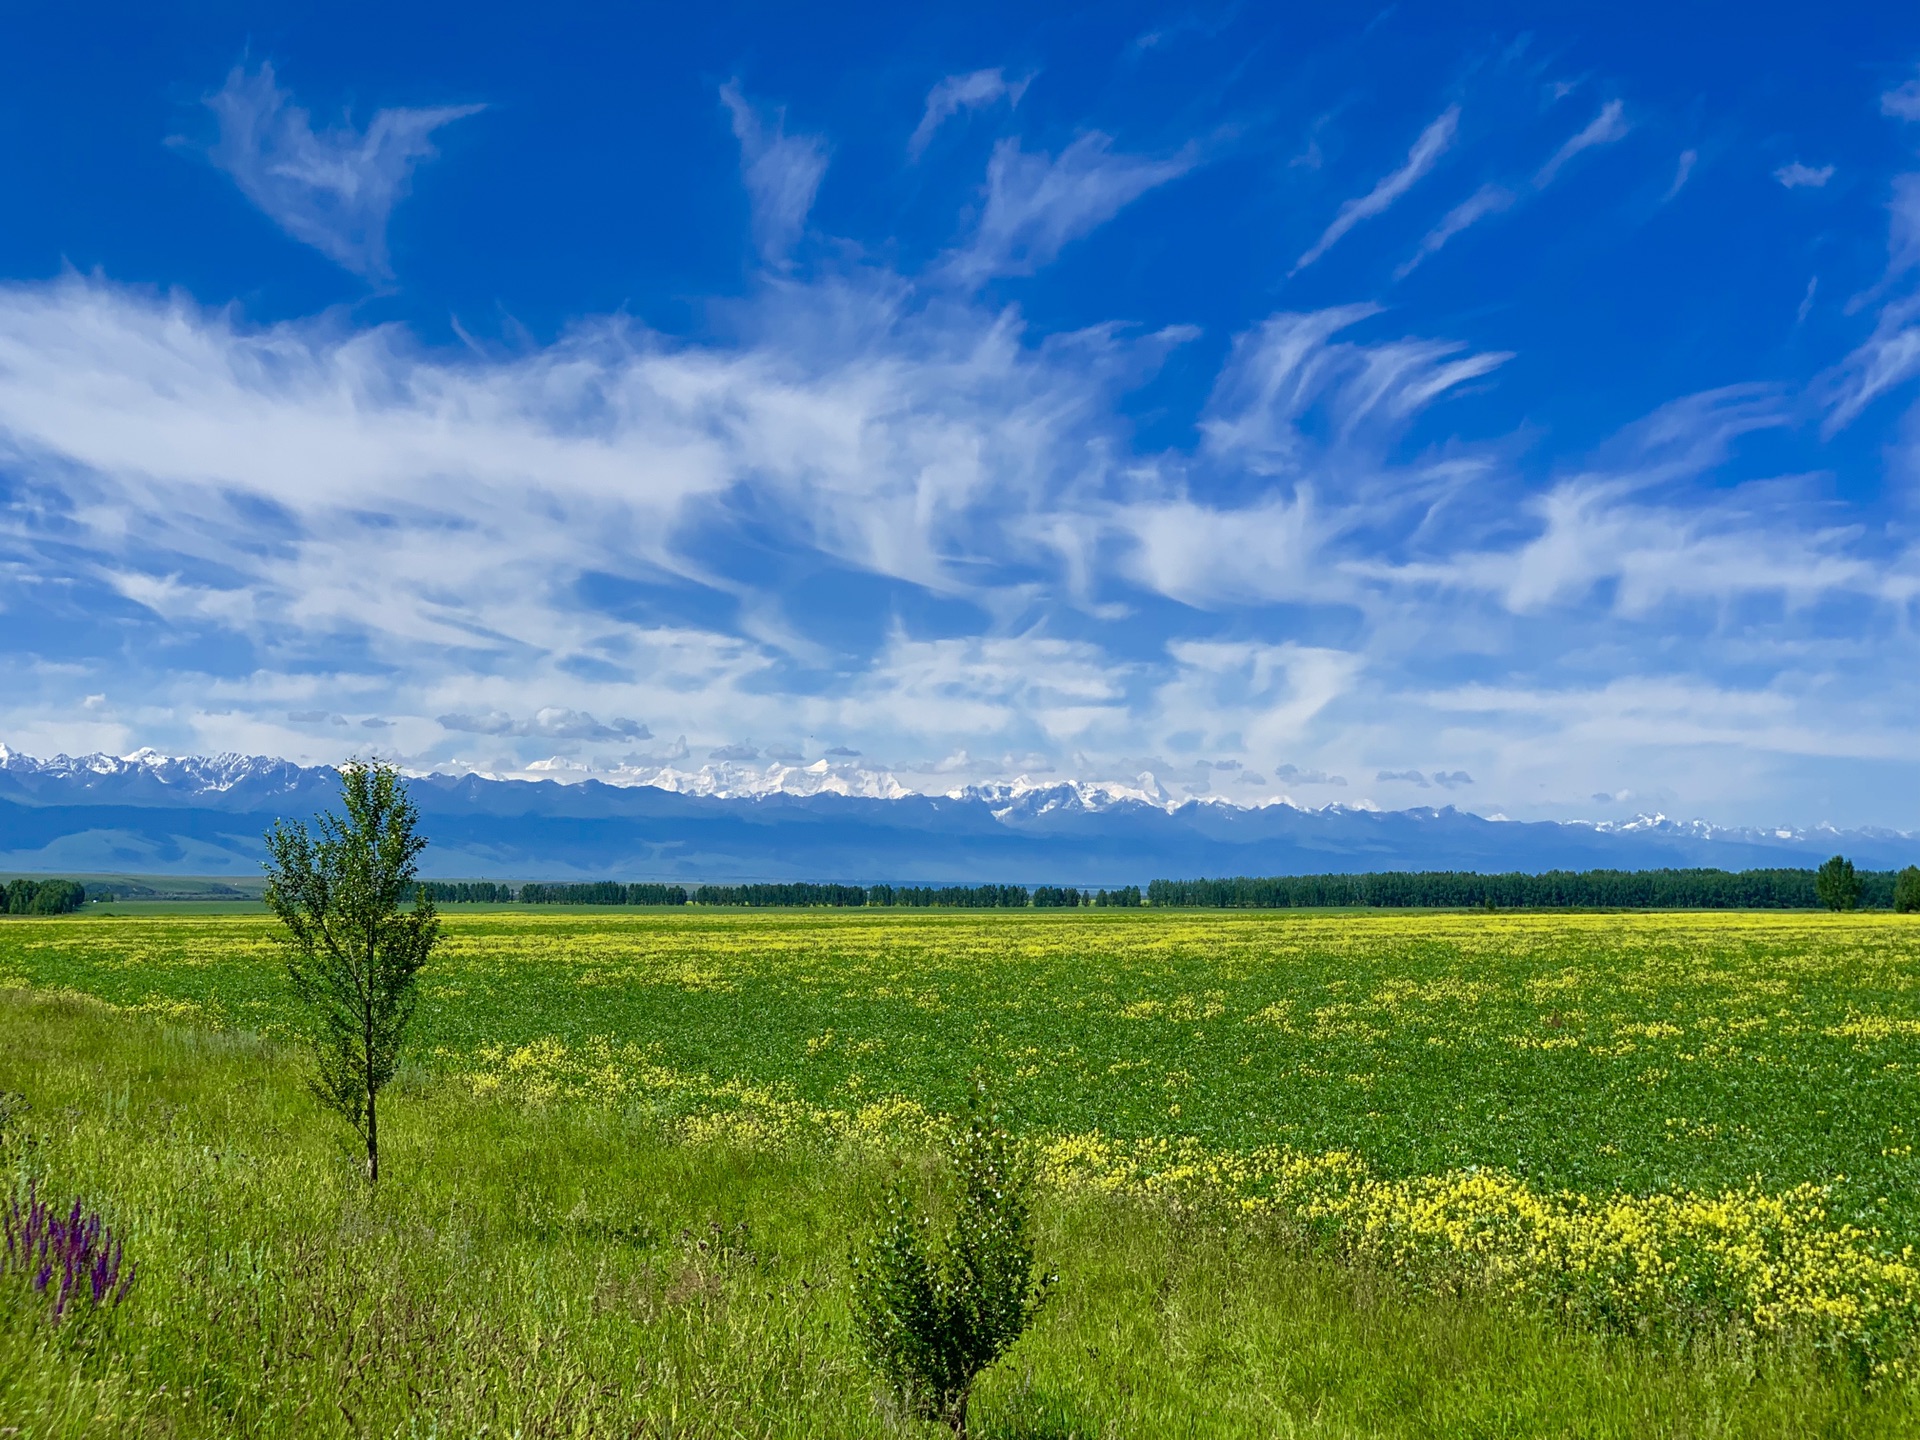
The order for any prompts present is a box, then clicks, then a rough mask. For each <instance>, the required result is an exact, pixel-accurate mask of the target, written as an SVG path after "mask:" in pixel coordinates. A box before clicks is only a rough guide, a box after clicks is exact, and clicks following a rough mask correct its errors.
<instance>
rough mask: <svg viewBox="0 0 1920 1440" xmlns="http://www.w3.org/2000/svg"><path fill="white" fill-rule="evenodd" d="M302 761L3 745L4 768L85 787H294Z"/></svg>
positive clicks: (195, 790) (188, 790)
mask: <svg viewBox="0 0 1920 1440" xmlns="http://www.w3.org/2000/svg"><path fill="white" fill-rule="evenodd" d="M302 773H303V772H302V770H301V767H300V766H298V765H295V764H293V763H292V762H291V761H288V760H276V759H273V758H271V757H270V756H266V755H239V754H234V753H231V752H229V753H227V754H222V755H213V756H204V757H203V756H186V755H163V754H162V753H160V752H159V751H158V750H153V749H145V748H143V749H139V750H135V751H134V752H133V753H132V754H130V755H108V754H104V753H96V754H92V755H64V754H63V755H55V756H53V757H52V758H51V759H47V760H38V759H35V758H34V757H33V756H31V755H25V754H22V753H21V752H20V751H18V750H15V749H12V748H11V747H9V746H6V745H0V774H5V775H8V776H10V777H13V778H16V779H19V780H39V781H43V782H44V781H54V780H59V781H65V782H68V783H70V784H78V785H80V786H82V787H85V788H94V787H96V786H98V785H101V784H111V783H115V782H118V783H120V784H123V785H124V784H127V783H129V782H131V783H134V784H141V783H148V784H153V785H161V786H165V787H167V788H168V789H170V790H175V791H179V792H181V793H183V794H187V795H199V794H207V793H215V794H217V793H220V792H224V791H228V790H231V789H233V788H234V787H235V786H236V785H241V784H244V783H246V782H249V781H262V782H266V783H267V784H269V785H274V784H278V785H280V786H282V787H285V788H291V787H292V786H293V785H295V784H297V783H298V782H299V779H300V777H301V774H302Z"/></svg>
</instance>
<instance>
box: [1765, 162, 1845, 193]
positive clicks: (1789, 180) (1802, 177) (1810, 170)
mask: <svg viewBox="0 0 1920 1440" xmlns="http://www.w3.org/2000/svg"><path fill="white" fill-rule="evenodd" d="M1773 178H1774V179H1776V180H1778V181H1779V182H1780V183H1781V184H1782V185H1784V186H1785V187H1786V188H1787V189H1789V190H1818V189H1819V188H1820V187H1821V186H1823V185H1825V184H1826V183H1827V182H1828V181H1829V180H1831V179H1833V166H1831V165H1822V166H1820V167H1819V168H1817V169H1816V168H1815V167H1814V166H1812V165H1805V164H1802V163H1801V162H1800V161H1798V160H1795V161H1793V162H1792V163H1791V164H1788V165H1782V166H1781V167H1780V168H1779V169H1778V170H1776V171H1774V172H1773Z"/></svg>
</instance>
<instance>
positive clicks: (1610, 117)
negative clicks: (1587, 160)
mask: <svg viewBox="0 0 1920 1440" xmlns="http://www.w3.org/2000/svg"><path fill="white" fill-rule="evenodd" d="M1631 128H1632V127H1631V126H1630V125H1629V124H1628V123H1627V118H1626V106H1625V105H1623V104H1622V103H1621V102H1620V101H1618V100H1609V101H1608V102H1607V103H1606V104H1605V105H1602V106H1601V107H1600V113H1599V114H1598V115H1596V116H1594V117H1593V119H1592V120H1590V121H1588V122H1587V125H1586V128H1585V129H1583V130H1581V131H1580V132H1579V133H1577V134H1575V135H1573V136H1570V137H1569V138H1568V140H1567V142H1566V143H1565V144H1564V145H1562V146H1561V147H1560V148H1559V149H1558V150H1556V151H1554V152H1553V154H1552V156H1551V157H1550V158H1549V159H1548V160H1547V163H1546V164H1544V165H1542V166H1541V167H1540V169H1539V170H1538V171H1537V172H1536V173H1535V175H1534V177H1533V187H1534V189H1536V190H1544V189H1546V188H1547V186H1549V185H1551V184H1552V183H1553V182H1554V180H1555V178H1556V177H1557V176H1558V175H1559V174H1560V172H1561V170H1563V169H1564V168H1566V164H1567V162H1568V161H1569V160H1571V159H1573V157H1574V156H1576V155H1580V154H1584V153H1585V152H1586V151H1588V150H1591V149H1593V148H1594V147H1595V146H1598V145H1611V144H1613V143H1614V142H1615V141H1616V140H1623V139H1625V138H1626V135H1627V132H1628V130H1629V129H1631Z"/></svg>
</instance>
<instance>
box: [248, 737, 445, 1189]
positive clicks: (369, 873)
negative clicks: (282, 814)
mask: <svg viewBox="0 0 1920 1440" xmlns="http://www.w3.org/2000/svg"><path fill="white" fill-rule="evenodd" d="M340 801H341V805H342V807H343V808H344V810H345V812H346V813H345V814H344V815H335V814H331V813H327V814H322V815H318V816H316V817H315V818H314V828H313V831H312V832H311V833H309V831H308V829H307V827H306V826H304V825H299V824H293V825H289V824H287V823H286V822H284V821H276V822H275V823H274V827H273V829H272V830H270V831H269V832H268V833H267V854H268V855H269V857H270V860H269V862H268V865H267V892H266V901H267V904H268V906H269V907H271V908H272V910H273V913H274V914H275V915H276V916H278V917H279V919H280V922H281V924H282V925H284V926H285V927H286V931H285V934H284V936H283V937H282V938H283V939H284V940H285V942H286V944H287V948H288V950H289V951H290V953H289V955H288V958H287V974H288V976H289V978H291V980H292V981H293V988H294V991H295V992H296V993H297V994H298V995H299V997H300V999H301V1000H302V1001H303V1002H304V1003H305V1005H306V1007H307V1012H308V1018H309V1021H310V1036H311V1040H312V1044H313V1052H314V1073H313V1077H312V1081H311V1083H312V1087H313V1092H314V1094H315V1095H316V1096H318V1097H319V1098H320V1100H321V1101H322V1102H323V1103H324V1104H326V1105H327V1106H328V1107H329V1108H330V1109H333V1110H335V1111H337V1112H339V1114H340V1115H341V1116H343V1117H344V1118H345V1119H346V1120H347V1121H348V1123H349V1124H351V1125H352V1126H353V1127H354V1129H355V1130H356V1131H357V1132H358V1133H359V1135H360V1138H361V1139H362V1140H364V1141H365V1142H366V1146H367V1183H368V1184H374V1183H377V1182H378V1181H379V1179H380V1092H381V1090H383V1089H385V1088H386V1085H387V1083H388V1082H389V1081H390V1080H392V1079H393V1076H394V1072H395V1070H396V1069H398V1067H399V1062H400V1049H401V1045H402V1043H403V1041H404V1040H405V1038H406V1033H407V1025H408V1023H409V1022H410V1021H411V1020H412V1019H413V1012H414V1007H415V1006H416V1005H417V1004H418V1002H419V987H418V982H417V977H418V975H419V973H420V968H421V966H423V965H425V964H426V963H427V957H428V956H429V955H431V954H432V953H433V947H434V945H435V944H436V943H438V941H439V939H440V917H439V916H438V914H436V913H435V910H434V905H433V899H432V897H431V896H430V895H428V894H426V893H425V891H424V890H423V889H421V888H420V887H418V886H417V885H416V884H415V878H414V877H415V873H416V865H415V862H416V860H417V859H418V858H419V855H420V852H421V851H422V850H423V849H425V848H426V844H427V842H426V839H425V838H424V837H423V836H420V835H417V834H415V833H414V826H415V825H416V824H417V823H418V821H419V813H418V812H417V811H416V810H415V809H414V806H413V802H412V801H411V800H409V799H408V798H407V790H406V785H405V783H404V782H403V781H402V780H401V779H400V774H399V772H398V771H397V770H395V769H394V768H393V766H391V765H387V764H383V763H381V762H379V761H372V762H366V763H355V764H352V765H349V766H347V767H346V768H345V769H344V770H342V771H341V772H340Z"/></svg>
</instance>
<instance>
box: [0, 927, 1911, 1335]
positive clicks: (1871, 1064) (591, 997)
mask: <svg viewBox="0 0 1920 1440" xmlns="http://www.w3.org/2000/svg"><path fill="white" fill-rule="evenodd" d="M0 983H12V984H26V985H30V986H35V987H71V988H74V989H78V990H82V991H86V992H89V993H92V994H95V995H98V996H101V997H102V998H105V999H107V1000H109V1001H111V1002H113V1003H115V1004H117V1005H121V1006H124V1007H127V1008H130V1009H137V1010H141V1011H147V1012H154V1013H160V1014H163V1015H168V1016H171V1017H174V1018H177V1019H180V1020H183V1021H187V1022H190V1023H199V1024H208V1025H218V1026H238V1027H244V1028H248V1029H256V1030H262V1031H265V1032H268V1033H275V1032H278V1031H281V1030H283V1029H284V1028H285V1026H286V1025H287V1023H288V1020H289V1017H290V1014H291V1012H290V1010H289V1008H288V995H287V992H286V990H285V987H284V985H283V983H282V980H281V974H280V969H279V962H278V956H277V952H276V950H275V948H274V944H273V935H272V931H271V929H270V927H269V924H268V922H267V921H266V920H265V919H264V918H262V919H254V918H251V917H227V918H223V917H208V918H192V917H159V918H151V919H111V920H110V919H92V918H88V919H70V920H55V921H44V922H40V921H25V920H8V921H6V922H0ZM1917 983H1920V925H1917V924H1916V923H1915V920H1914V919H1910V918H1909V917H1905V916H1896V915H1842V916H1834V915H1824V914H1820V915H1815V914H1800V913H1768V914H1742V915H1719V914H1685V915H1673V914H1668V915H1512V916H1509V915H1478V914H1474V915H1393V916H1376V915H1366V916H1359V915H1345V914H1342V915H1313V914H1301V913H1288V912H1244V913H1213V912H1209V913H1204V914H1201V913H1194V912H1153V911H1146V912H1128V911H1108V912H1099V911H1096V912H1075V911H1040V912H993V911H974V912H966V911H958V912H925V911H920V912H861V911H810V912H792V911H783V912H737V911H735V912H702V911H683V912H677V913H675V912H628V913H576V914H567V913H554V912H550V911H549V912H544V913H526V912H497V913H484V914H465V915H462V914H458V913H456V914H454V915H452V916H451V917H450V920H449V937H448V941H447V944H446V946H445V948H444V950H443V952H442V954H441V956H440V957H439V959H438V960H437V962H436V965H435V967H434V969H433V971H432V972H431V977H430V980H429V982H428V984H427V997H426V1003H425V1005H424V1007H423V1011H422V1028H421V1031H420V1036H419V1041H420V1047H421V1053H422V1055H423V1056H424V1057H425V1058H426V1059H427V1060H428V1062H429V1063H430V1064H432V1065H433V1066H435V1067H436V1068H439V1069H441V1070H443V1071H445V1072H447V1073H450V1074H452V1075H455V1076H457V1077H459V1078H460V1080H461V1081H462V1083H464V1084H467V1085H469V1086H471V1087H472V1088H473V1089H474V1090H475V1091H476V1092H478V1093H481V1094H490V1095H498V1096H502V1097H507V1098H512V1099H518V1100H522V1101H525V1102H528V1103H537V1104H595V1105H616V1106H621V1107H634V1108H638V1109H642V1110H645V1111H648V1112H651V1113H653V1114H656V1115H658V1116H659V1117H660V1118H661V1119H662V1120H663V1121H664V1122H666V1123H668V1124H670V1125H673V1126H676V1127H678V1128H680V1129H682V1130H683V1131H685V1132H686V1133H687V1134H689V1135H691V1136H703V1135H726V1136H729V1137H732V1138H735V1139H745V1140H748V1141H757V1142H762V1143H767V1144H785V1143H793V1142H796V1141H815V1140H820V1139H831V1138H835V1137H841V1138H847V1139H853V1140H857V1141H863V1142H871V1143H879V1144H911V1143H914V1142H915V1141H917V1140H919V1139H922V1138H925V1137H926V1136H929V1135H931V1134H932V1133H934V1132H935V1131H936V1130H937V1129H938V1127H939V1126H940V1124H941V1118H940V1117H941V1116H943V1115H944V1114H946V1113H948V1112H950V1111H951V1110H952V1109H953V1108H955V1107H956V1106H957V1105H958V1104H959V1102H960V1098H961V1095H962V1086H963V1082H964V1078H965V1076H966V1075H967V1073H968V1072H969V1071H970V1070H971V1069H973V1068H974V1067H976V1066H984V1067H986V1068H987V1069H989V1070H990V1071H992V1072H993V1073H995V1074H996V1075H998V1076H999V1077H1000V1080H1001V1085H1002V1089H1003V1091H1004V1093H1005V1094H1006V1095H1007V1096H1008V1097H1009V1099H1010V1100H1011V1102H1012V1108H1013V1110H1014V1112H1015V1113H1016V1114H1017V1115H1018V1116H1019V1119H1020V1123H1021V1125H1022V1126H1023V1127H1024V1129H1025V1131H1026V1133H1027V1134H1028V1136H1029V1137H1030V1139H1031V1140H1032V1142H1033V1144H1034V1145H1035V1147H1036V1150H1037V1152H1038V1154H1039V1155H1040V1156H1041V1158H1042V1161H1043V1163H1044V1165H1045V1167H1046V1169H1047V1171H1048V1173H1049V1174H1050V1176H1051V1177H1052V1178H1053V1180H1054V1182H1055V1183H1057V1184H1060V1185H1065V1186H1075V1187H1086V1188H1090V1189H1100V1190H1109V1191H1116V1192H1122V1193H1143V1194H1146V1193H1178V1194H1181V1195H1188V1196H1208V1197H1212V1198H1214V1199H1216V1200H1218V1201H1220V1202H1222V1203H1225V1204H1227V1205H1230V1206H1235V1207H1240V1208H1244V1209H1247V1210H1250V1211H1259V1212H1262V1213H1266V1214H1270V1215H1273V1216H1275V1217H1277V1218H1279V1219H1280V1220H1281V1221H1283V1222H1284V1223H1288V1224H1292V1225H1297V1226H1299V1227H1301V1228H1302V1229H1303V1230H1306V1231H1310V1232H1313V1233H1316V1234H1319V1235H1321V1236H1323V1237H1324V1238H1325V1239H1326V1241H1327V1243H1330V1244H1332V1245H1335V1246H1337V1247H1339V1248H1341V1249H1343V1250H1345V1251H1346V1252H1348V1253H1350V1254H1352V1255H1354V1256H1356V1257H1357V1258H1360V1259H1364V1260H1366V1261H1368V1262H1369V1263H1372V1264H1376V1265H1379V1266H1382V1267H1386V1268H1389V1269H1392V1270H1394V1271H1396V1272H1398V1273H1400V1274H1402V1275H1403V1276H1404V1277H1405V1278H1406V1280H1407V1281H1408V1282H1409V1283H1411V1284H1416V1285H1436V1286H1462V1287H1480V1288H1486V1289H1490V1290H1493V1291H1495V1292H1499V1293H1506V1294H1511V1295H1513V1296H1514V1297H1516V1298H1517V1299H1519V1300H1520V1301H1522V1302H1524V1303H1528V1304H1534V1305H1539V1306H1542V1307H1545V1308H1548V1309H1551V1310H1555V1311H1558V1312H1560V1313H1563V1314H1566V1315H1568V1316H1569V1317H1570V1318H1573V1319H1575V1320H1577V1321H1580V1322H1582V1323H1587V1324H1592V1325H1596V1326H1599V1327H1602V1328H1606V1329H1612V1330H1623V1331H1630V1332H1640V1331H1653V1332H1659V1331H1667V1330H1682V1331H1688V1330H1694V1329H1698V1328H1700V1327H1703V1326H1704V1327H1711V1328H1714V1329H1716V1330H1731V1331H1733V1332H1735V1333H1738V1334H1747V1335H1753V1336H1759V1337H1777V1338H1780V1339H1783V1340H1786V1341H1788V1342H1792V1343H1809V1344H1815V1345H1820V1346H1825V1347H1830V1348H1833V1349H1834V1350H1836V1351H1838V1352H1841V1353H1843V1354H1845V1355H1847V1356H1848V1357H1850V1358H1851V1359H1852V1360H1854V1361H1856V1362H1858V1363H1860V1364H1861V1365H1862V1366H1864V1367H1865V1368H1868V1369H1871V1370H1880V1371H1883V1372H1884V1371H1887V1370H1905V1369H1907V1368H1908V1367H1909V1355H1910V1354H1911V1353H1912V1352H1913V1349H1914V1336H1915V1333H1916V1328H1917V1327H1920V1257H1916V1256H1915V1255H1914V1253H1913V1252H1912V1250H1911V1248H1910V1247H1911V1246H1912V1245H1914V1244H1920V1164H1917V1163H1916V1161H1915V1158H1914V1154H1913V1143H1912V1142H1913V1133H1912V1132H1913V1130H1914V1129H1915V1128H1916V1127H1920V1076H1917V1075H1916V1062H1917V1061H1920V991H1917V990H1916V984H1917Z"/></svg>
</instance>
